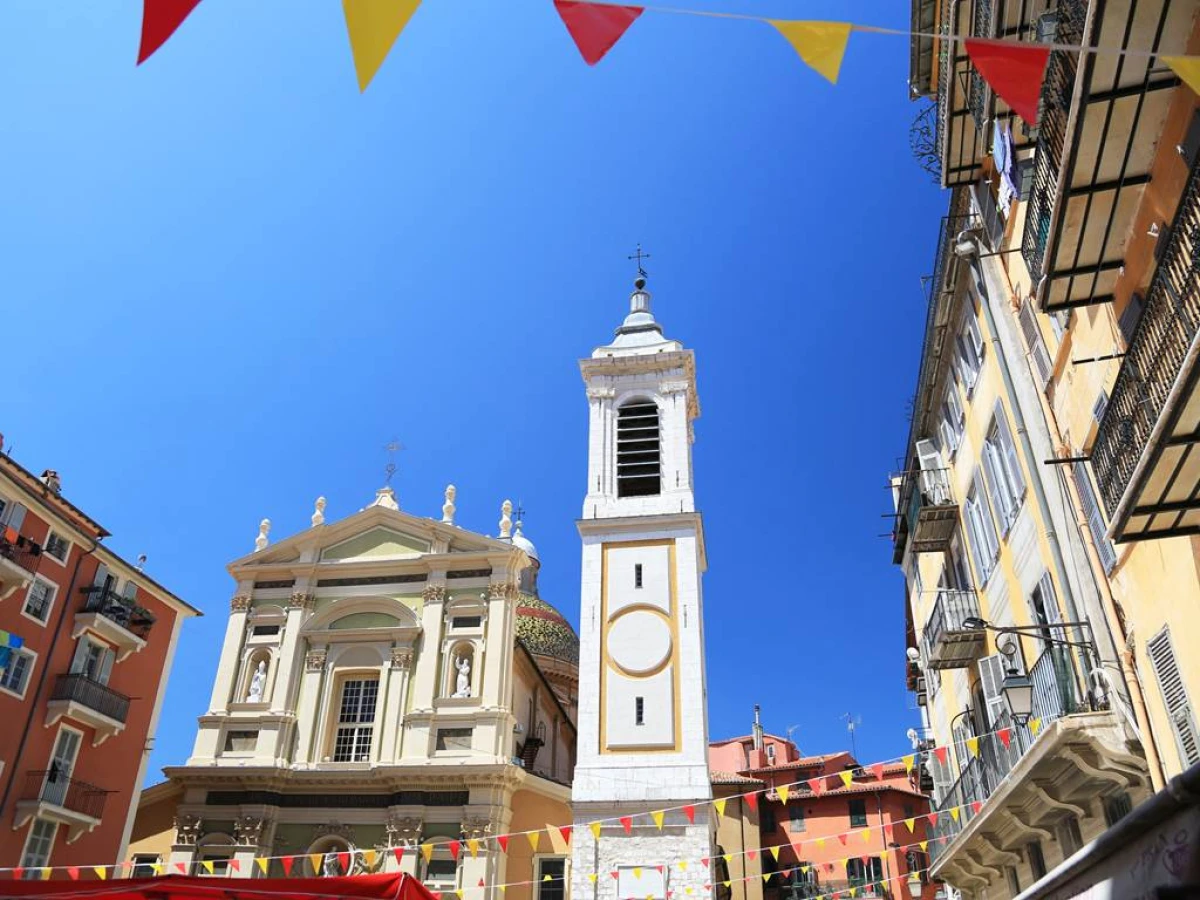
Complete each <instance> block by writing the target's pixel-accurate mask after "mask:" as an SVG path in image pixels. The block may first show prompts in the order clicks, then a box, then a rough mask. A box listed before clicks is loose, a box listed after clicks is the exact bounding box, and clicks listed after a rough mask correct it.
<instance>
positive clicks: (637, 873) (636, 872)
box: [633, 866, 642, 878]
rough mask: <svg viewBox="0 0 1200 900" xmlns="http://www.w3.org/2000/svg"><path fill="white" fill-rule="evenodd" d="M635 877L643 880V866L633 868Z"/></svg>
mask: <svg viewBox="0 0 1200 900" xmlns="http://www.w3.org/2000/svg"><path fill="white" fill-rule="evenodd" d="M633 877H634V878H641V877H642V867H641V866H634V867H633Z"/></svg>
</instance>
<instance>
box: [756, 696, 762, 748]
mask: <svg viewBox="0 0 1200 900" xmlns="http://www.w3.org/2000/svg"><path fill="white" fill-rule="evenodd" d="M760 712H761V710H760V709H759V706H758V704H757V703H755V704H754V749H755V750H761V749H762V748H763V730H762V720H761V719H760V718H759V713H760Z"/></svg>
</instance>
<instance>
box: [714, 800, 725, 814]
mask: <svg viewBox="0 0 1200 900" xmlns="http://www.w3.org/2000/svg"><path fill="white" fill-rule="evenodd" d="M713 806H715V807H716V808H717V815H718V816H723V815H725V801H724V800H714V801H713Z"/></svg>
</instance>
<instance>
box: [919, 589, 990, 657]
mask: <svg viewBox="0 0 1200 900" xmlns="http://www.w3.org/2000/svg"><path fill="white" fill-rule="evenodd" d="M979 617H980V616H979V599H978V598H977V597H976V596H975V592H974V591H954V590H939V591H938V592H937V599H936V600H935V601H934V604H933V612H932V613H931V614H930V616H929V621H928V622H926V624H925V631H924V634H923V636H922V644H923V645H924V654H923V655H924V657H925V665H926V666H927V667H928V668H930V669H965V668H966V667H967V666H969V665H970V664H971V663H972V662H973V661H974V660H976V659H979V657H981V656H982V655H983V652H984V649H985V648H986V646H987V637H986V633H985V632H984V630H983V629H982V628H967V627H966V626H965V625H964V623H965V622H966V620H967V619H971V618H975V619H978V618H979Z"/></svg>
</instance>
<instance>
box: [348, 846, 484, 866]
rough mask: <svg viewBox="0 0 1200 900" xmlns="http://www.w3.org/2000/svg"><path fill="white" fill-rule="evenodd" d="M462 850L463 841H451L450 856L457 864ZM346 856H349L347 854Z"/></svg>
mask: <svg viewBox="0 0 1200 900" xmlns="http://www.w3.org/2000/svg"><path fill="white" fill-rule="evenodd" d="M460 850H462V841H451V842H450V855H451V856H453V857H454V861H455V862H457V861H458V852H459V851H460ZM346 855H347V856H349V854H346Z"/></svg>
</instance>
